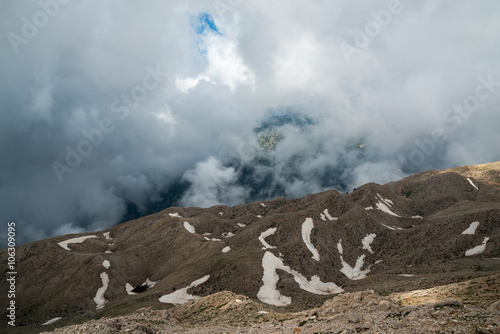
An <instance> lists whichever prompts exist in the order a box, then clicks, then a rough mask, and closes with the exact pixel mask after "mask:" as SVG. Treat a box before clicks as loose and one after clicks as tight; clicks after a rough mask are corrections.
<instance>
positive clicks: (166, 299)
mask: <svg viewBox="0 0 500 334" xmlns="http://www.w3.org/2000/svg"><path fill="white" fill-rule="evenodd" d="M209 278H210V275H206V276H203V277H202V278H200V279H198V280H196V281H194V282H192V283H191V284H189V285H188V286H186V287H185V288H182V289H179V290H177V291H174V292H172V293H170V294H168V295H164V296H162V297H160V298H159V301H160V303H168V304H177V305H178V304H184V303H185V302H188V301H190V300H195V299H200V298H201V297H198V296H193V295H190V294H188V293H187V291H188V289H191V288H194V287H196V286H198V285H201V284H203V283H205V282H206V281H208V279H209Z"/></svg>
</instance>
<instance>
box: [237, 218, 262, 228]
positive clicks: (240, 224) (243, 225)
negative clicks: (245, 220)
mask: <svg viewBox="0 0 500 334" xmlns="http://www.w3.org/2000/svg"><path fill="white" fill-rule="evenodd" d="M257 217H258V216H257ZM236 225H238V226H239V227H245V226H246V225H245V224H242V223H238V224H236Z"/></svg>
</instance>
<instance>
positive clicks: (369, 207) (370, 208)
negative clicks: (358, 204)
mask: <svg viewBox="0 0 500 334" xmlns="http://www.w3.org/2000/svg"><path fill="white" fill-rule="evenodd" d="M365 210H366V211H368V210H373V206H367V207H366V208H365Z"/></svg>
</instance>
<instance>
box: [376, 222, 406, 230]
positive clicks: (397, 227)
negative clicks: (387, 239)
mask: <svg viewBox="0 0 500 334" xmlns="http://www.w3.org/2000/svg"><path fill="white" fill-rule="evenodd" d="M380 225H382V226H384V227H387V228H388V229H389V230H393V231H395V230H402V228H401V227H399V226H389V225H385V224H384V223H380Z"/></svg>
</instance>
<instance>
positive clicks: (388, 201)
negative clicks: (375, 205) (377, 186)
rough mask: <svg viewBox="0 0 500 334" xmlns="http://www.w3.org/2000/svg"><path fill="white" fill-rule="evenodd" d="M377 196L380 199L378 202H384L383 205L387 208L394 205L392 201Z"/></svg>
mask: <svg viewBox="0 0 500 334" xmlns="http://www.w3.org/2000/svg"><path fill="white" fill-rule="evenodd" d="M377 196H378V197H379V198H380V200H381V201H382V202H384V203H385V204H387V205H388V206H392V205H393V204H394V202H393V201H391V200H390V199H386V198H383V197H382V196H380V194H379V193H377Z"/></svg>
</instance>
